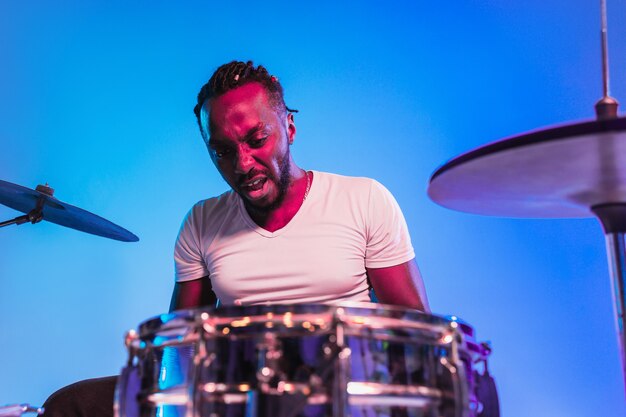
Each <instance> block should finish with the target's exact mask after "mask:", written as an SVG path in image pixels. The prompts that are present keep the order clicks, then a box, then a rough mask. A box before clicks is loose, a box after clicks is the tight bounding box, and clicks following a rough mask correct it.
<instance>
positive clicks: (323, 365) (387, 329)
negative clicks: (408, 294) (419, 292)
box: [116, 304, 473, 417]
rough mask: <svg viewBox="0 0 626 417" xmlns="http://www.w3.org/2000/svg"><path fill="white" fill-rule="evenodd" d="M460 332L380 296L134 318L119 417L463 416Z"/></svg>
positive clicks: (467, 364) (465, 365)
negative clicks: (368, 300) (371, 301)
mask: <svg viewBox="0 0 626 417" xmlns="http://www.w3.org/2000/svg"><path fill="white" fill-rule="evenodd" d="M467 336H468V335H467V334H465V333H463V332H461V331H460V330H459V326H458V324H457V323H456V322H455V321H454V320H450V319H445V318H442V317H438V316H432V315H427V314H423V313H419V312H416V311H413V310H407V309H401V308H397V307H396V308H392V307H388V306H382V305H362V304H361V305H358V306H355V305H342V306H328V305H297V306H286V305H285V306H280V305H278V306H277V305H273V306H249V307H231V308H225V309H220V310H213V309H207V310H186V311H180V312H175V313H172V314H168V315H162V316H159V317H156V318H154V319H151V320H148V321H146V322H144V323H143V324H141V325H140V327H139V332H138V338H137V340H136V341H135V343H134V348H133V349H130V350H131V355H130V359H129V365H128V366H127V367H126V368H125V369H124V370H123V374H122V377H121V380H120V386H119V389H118V394H117V402H116V410H117V415H118V417H135V416H162V415H176V416H194V415H195V416H203V417H204V416H213V415H215V416H222V415H224V416H226V415H228V416H233V417H236V416H242V417H243V416H249V415H259V416H260V415H270V414H271V415H273V416H281V415H291V414H286V413H289V412H293V411H294V410H299V411H298V412H297V413H296V414H293V415H302V416H305V415H306V416H313V415H315V416H331V415H332V416H339V415H344V416H348V415H352V416H361V415H363V416H366V415H389V416H392V415H393V416H395V415H397V416H433V417H434V416H446V417H447V416H455V417H456V416H459V417H460V416H469V415H470V414H469V413H470V412H471V410H470V404H469V401H470V398H469V396H468V389H469V387H468V384H469V382H468V379H467V377H466V375H467V374H468V372H467V370H468V369H471V366H472V364H471V357H472V355H473V353H472V352H471V351H470V349H468V348H467V347H468V344H467V341H464V337H466V338H467ZM462 358H465V359H464V360H462ZM470 374H471V373H470ZM132 381H137V382H134V383H133V382H132ZM135 398H136V399H135ZM251 413H252V414H251Z"/></svg>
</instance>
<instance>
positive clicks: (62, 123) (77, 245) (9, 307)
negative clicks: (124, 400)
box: [0, 0, 626, 417]
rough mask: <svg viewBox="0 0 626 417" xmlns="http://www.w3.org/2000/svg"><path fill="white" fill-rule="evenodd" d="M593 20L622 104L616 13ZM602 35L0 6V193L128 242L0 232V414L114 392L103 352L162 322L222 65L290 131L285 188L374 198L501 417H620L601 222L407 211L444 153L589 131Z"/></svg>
mask: <svg viewBox="0 0 626 417" xmlns="http://www.w3.org/2000/svg"><path fill="white" fill-rule="evenodd" d="M608 6H609V45H610V56H611V71H612V81H613V86H612V87H613V91H612V93H613V95H614V96H615V97H616V98H618V99H622V100H626V62H625V61H626V33H624V31H623V30H622V28H623V27H624V26H625V25H626V7H625V5H624V2H618V1H609V5H608ZM599 30H600V12H599V9H598V5H597V4H596V2H588V1H583V0H554V1H550V2H546V1H540V0H528V1H524V2H520V1H512V0H510V1H507V0H504V1H503V0H499V1H495V0H480V1H479V0H467V1H459V2H432V1H431V2H425V1H405V2H382V1H361V2H332V1H319V2H248V1H239V2H212V1H188V2H179V3H174V2H165V1H153V2H147V1H137V2H124V1H106V2H105V1H93V2H80V1H71V0H66V1H57V2H46V1H32V0H26V1H10V0H7V1H2V2H0V57H1V60H2V65H0V179H2V180H5V181H9V182H13V183H17V184H21V185H24V186H27V187H30V188H34V187H35V186H36V185H37V184H43V183H45V182H48V183H49V184H50V186H51V187H53V188H54V189H55V190H56V192H55V196H56V197H57V198H59V199H61V200H63V201H66V202H68V203H70V204H73V205H76V206H78V207H81V208H84V209H86V210H89V211H92V212H94V213H96V214H98V215H100V216H102V217H105V218H107V219H109V220H111V221H113V222H115V223H118V224H120V225H122V226H124V227H126V228H128V229H129V230H131V231H132V232H134V233H135V234H137V235H138V236H139V237H140V239H141V240H140V241H139V242H138V243H121V242H117V241H113V240H107V239H103V238H100V237H96V236H92V235H87V234H84V233H79V232H77V231H74V230H71V229H67V228H63V227H60V226H57V225H54V224H50V223H46V222H42V223H40V224H37V225H29V224H25V225H21V226H19V227H18V226H10V227H6V228H3V229H1V230H0V369H2V372H1V373H0V405H3V404H10V403H21V402H30V403H33V404H41V403H43V401H44V400H45V399H46V397H47V396H48V395H49V394H51V393H52V392H53V391H55V390H56V389H58V388H60V387H62V386H64V385H67V384H69V383H72V382H74V381H77V380H80V379H85V378H91V377H98V376H104V375H112V374H115V373H117V372H119V369H120V368H121V366H122V365H123V364H124V361H125V357H126V352H125V349H124V347H123V335H124V332H125V331H126V330H128V329H130V328H133V327H136V326H137V325H138V324H139V323H140V322H141V321H143V320H146V319H147V318H149V317H151V316H154V315H157V314H160V313H164V312H166V311H167V309H168V306H169V300H170V295H171V291H172V288H173V260H172V251H173V244H174V240H175V237H176V234H177V232H178V228H179V225H180V221H181V220H182V218H183V216H184V215H185V213H186V212H187V210H188V209H189V208H190V207H191V206H192V205H193V204H194V203H195V202H196V201H198V200H200V199H202V198H206V197H209V196H212V195H216V194H218V193H221V192H222V191H224V190H226V188H227V185H226V184H225V183H224V182H223V180H222V179H221V178H220V176H219V174H218V173H217V171H216V170H215V168H214V167H213V165H212V163H211V161H210V159H209V157H208V154H207V152H206V149H205V147H204V144H203V143H202V140H201V138H200V135H199V132H198V130H197V126H196V122H195V119H194V116H193V113H192V109H193V106H194V104H195V99H196V94H197V92H198V90H199V88H200V87H201V86H202V84H204V82H206V80H207V79H208V78H209V76H210V74H211V73H212V72H213V70H214V69H215V68H216V67H217V66H219V65H220V64H222V63H224V62H228V61H230V60H233V59H241V60H247V59H252V60H254V61H255V62H256V63H260V64H263V65H265V66H267V67H268V68H269V70H270V71H271V72H272V73H273V74H276V75H277V76H278V77H280V80H281V82H282V83H283V86H284V87H285V91H286V100H287V104H288V105H289V106H291V107H293V108H297V109H299V110H300V112H299V113H298V114H297V115H296V125H297V128H298V132H297V137H296V141H295V143H294V146H293V147H292V150H293V152H294V153H295V159H296V161H297V162H298V163H299V165H300V166H302V167H303V168H307V169H315V170H323V171H331V172H336V173H340V174H345V175H359V176H368V177H372V178H375V179H377V180H379V181H380V182H382V183H383V184H385V185H386V186H387V187H388V188H389V189H390V190H391V192H392V193H393V194H394V195H395V197H396V198H397V200H398V202H399V204H400V206H401V207H402V208H403V211H404V213H405V216H406V219H407V222H408V224H409V227H410V230H411V234H412V239H413V245H414V247H415V250H416V254H417V261H418V264H419V265H420V268H421V271H422V274H423V276H424V280H425V283H426V287H427V290H428V294H429V298H430V302H431V306H432V308H433V311H434V312H435V313H438V314H455V315H458V316H459V317H462V318H463V319H464V320H466V321H468V322H469V323H471V324H472V325H473V326H474V327H475V328H476V330H477V334H478V338H479V339H481V340H490V341H491V342H492V346H493V355H492V358H491V367H490V369H491V371H492V374H493V375H494V376H495V378H496V381H497V383H498V387H499V392H500V399H501V408H502V412H503V415H504V416H507V417H526V416H550V417H553V416H569V417H586V416H594V415H595V416H599V415H624V414H625V413H626V406H625V401H624V383H623V379H622V373H621V368H620V362H619V361H620V359H619V354H618V347H617V337H616V335H615V324H614V317H613V310H612V304H611V292H610V281H609V275H608V268H607V261H606V255H605V248H604V239H603V234H602V231H601V228H600V225H599V223H598V222H597V221H596V220H594V219H583V220H520V219H516V220H513V219H503V218H490V217H481V216H475V215H469V214H463V213H460V212H454V211H450V210H447V209H444V208H442V207H440V206H438V205H436V204H435V203H433V202H432V201H430V200H429V199H428V197H427V195H426V187H427V184H428V179H429V176H430V174H431V173H432V172H433V171H434V170H435V169H436V168H437V167H438V166H439V165H441V164H442V163H444V162H445V161H446V160H448V159H449V158H452V157H454V156H457V155H458V154H460V153H462V152H465V151H467V150H470V149H472V148H474V147H477V146H479V145H482V144H485V143H488V142H492V141H495V140H497V139H500V138H503V137H506V136H510V135H514V134H518V133H522V132H524V131H528V130H532V129H536V128H540V127H544V126H549V125H554V124H560V123H564V122H568V121H580V120H585V119H591V118H593V104H594V103H595V101H596V100H597V99H598V98H599V97H600V96H601V77H600V45H599ZM529 170H532V167H530V166H529ZM17 215H19V213H17V212H16V211H14V210H11V209H9V208H7V207H4V206H1V207H0V220H6V219H9V218H12V217H15V216H17Z"/></svg>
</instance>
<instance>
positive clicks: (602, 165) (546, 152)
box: [428, 117, 626, 218]
mask: <svg viewBox="0 0 626 417" xmlns="http://www.w3.org/2000/svg"><path fill="white" fill-rule="evenodd" d="M428 195H429V197H430V198H431V199H432V200H433V201H434V202H436V203H438V204H440V205H442V206H444V207H447V208H450V209H452V210H458V211H463V212H467V213H474V214H482V215H487V216H502V217H525V218H577V217H578V218H580V217H593V216H594V214H593V213H592V211H591V208H592V207H594V206H598V205H602V204H619V203H626V118H623V117H620V118H614V119H607V120H594V121H587V122H579V123H572V124H567V125H562V126H557V127H551V128H547V129H541V130H537V131H533V132H529V133H525V134H522V135H518V136H513V137H510V138H507V139H504V140H501V141H498V142H494V143H491V144H488V145H485V146H482V147H479V148H477V149H474V150H471V151H469V152H467V153H465V154H462V155H460V156H458V157H456V158H453V159H452V160H450V161H448V162H447V163H445V164H444V165H442V166H441V167H440V168H438V169H437V170H436V171H435V172H434V173H433V174H432V176H431V178H430V183H429V186H428Z"/></svg>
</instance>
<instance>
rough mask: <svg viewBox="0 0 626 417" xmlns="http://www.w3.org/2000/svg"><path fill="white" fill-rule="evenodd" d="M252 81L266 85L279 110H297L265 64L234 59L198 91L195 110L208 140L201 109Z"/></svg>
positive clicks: (203, 134) (273, 102) (271, 100)
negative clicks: (201, 117)
mask: <svg viewBox="0 0 626 417" xmlns="http://www.w3.org/2000/svg"><path fill="white" fill-rule="evenodd" d="M252 82H257V83H259V84H262V85H263V87H265V90H266V91H267V93H268V95H269V99H270V103H271V104H272V106H274V107H275V109H276V110H277V111H278V112H280V113H284V112H297V110H294V109H290V108H289V107H287V106H286V105H285V100H284V98H283V87H282V86H281V85H280V82H279V81H278V78H276V77H275V76H273V75H270V73H269V72H267V69H265V67H264V66H262V65H258V66H257V67H255V66H254V64H253V63H252V61H248V62H242V61H232V62H229V63H228V64H224V65H222V66H221V67H219V68H218V69H217V70H216V71H215V72H214V73H213V75H212V76H211V78H210V79H209V81H208V82H207V83H206V84H204V85H203V86H202V88H201V89H200V92H199V93H198V103H197V104H196V106H195V107H194V109H193V112H194V114H195V115H196V120H197V122H198V127H200V133H201V134H202V137H203V138H204V139H205V140H208V138H207V137H206V133H205V132H204V130H203V129H202V122H201V120H200V110H201V109H202V106H203V105H204V103H205V102H206V101H207V100H209V99H211V98H214V97H219V96H221V95H222V94H225V93H227V92H228V91H230V90H234V89H235V88H237V87H241V86H243V85H245V84H248V83H252Z"/></svg>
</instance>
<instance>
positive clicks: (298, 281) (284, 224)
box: [45, 61, 429, 417]
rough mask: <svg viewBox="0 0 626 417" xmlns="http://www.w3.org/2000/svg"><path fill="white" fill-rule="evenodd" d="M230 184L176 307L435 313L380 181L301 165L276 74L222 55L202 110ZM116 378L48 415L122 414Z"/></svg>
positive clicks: (191, 216)
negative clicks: (224, 60)
mask: <svg viewBox="0 0 626 417" xmlns="http://www.w3.org/2000/svg"><path fill="white" fill-rule="evenodd" d="M194 112H195V114H196V117H197V120H198V125H199V127H200V131H201V134H202V137H203V138H204V140H205V142H206V144H207V147H208V150H209V154H210V156H211V159H212V160H213V163H214V164H215V166H216V167H217V169H218V171H219V172H220V174H221V175H222V177H223V178H224V180H225V181H226V182H227V183H228V185H229V186H230V188H231V190H230V191H228V192H226V193H224V194H222V195H220V196H218V197H214V198H211V199H208V200H204V201H201V202H199V203H198V204H196V205H195V206H194V207H193V208H192V210H191V211H190V212H189V213H188V215H187V217H186V218H185V220H184V221H183V225H182V227H181V230H180V233H179V236H178V239H177V241H176V246H175V253H174V258H175V266H176V284H175V287H174V292H173V295H172V300H171V304H170V310H178V309H183V308H193V307H200V306H210V305H215V304H216V303H220V304H226V305H229V304H230V305H247V304H258V303H283V304H292V303H333V302H340V301H369V290H370V287H371V288H373V289H374V291H375V294H376V297H377V299H378V300H379V301H380V302H382V303H388V304H395V305H400V306H406V307H411V308H415V309H418V310H422V311H426V312H428V311H429V307H428V302H427V299H426V293H425V290H424V286H423V283H422V279H421V277H420V274H419V270H418V268H417V265H416V263H415V259H414V253H413V248H412V246H411V243H410V238H409V235H408V230H407V226H406V223H405V221H404V218H403V216H402V213H401V211H400V209H399V207H398V205H397V203H396V202H395V200H394V199H393V197H392V196H391V194H390V193H389V192H388V191H387V190H386V189H385V188H384V187H382V186H381V185H380V184H378V183H377V182H375V181H373V180H370V179H366V178H349V177H342V176H338V175H332V174H327V173H323V172H315V171H305V170H303V169H301V168H299V167H298V166H297V165H296V164H295V162H294V160H293V158H292V155H291V152H290V150H289V147H290V146H291V145H292V144H293V142H294V140H295V137H296V126H295V122H294V117H293V111H292V110H290V109H289V108H288V107H286V106H285V103H284V99H283V90H282V87H281V85H280V83H279V81H278V79H277V78H276V77H274V76H271V75H270V74H269V73H268V72H267V70H266V69H265V68H264V67H262V66H258V67H255V66H254V65H253V64H252V62H246V63H244V62H236V61H233V62H231V63H229V64H225V65H222V66H221V67H220V68H218V69H217V71H216V72H215V73H214V74H213V76H212V77H211V79H210V80H209V82H208V83H207V84H206V85H205V86H204V87H202V89H201V91H200V94H199V95H198V103H197V105H196V107H195V109H194ZM115 382H116V377H107V378H100V379H96V380H89V381H83V382H79V383H77V384H73V385H71V386H69V387H66V388H63V389H61V390H59V391H57V392H56V393H54V394H53V395H52V396H51V397H50V398H49V399H48V401H46V404H45V407H46V414H45V415H46V416H47V417H61V416H63V417H67V416H77V417H78V416H80V417H100V416H102V417H104V416H107V417H108V416H112V415H113V408H112V402H113V391H114V388H115Z"/></svg>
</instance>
